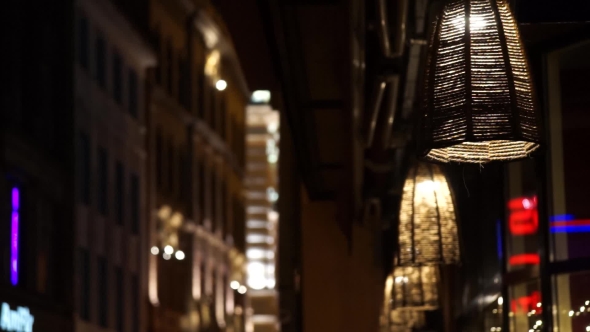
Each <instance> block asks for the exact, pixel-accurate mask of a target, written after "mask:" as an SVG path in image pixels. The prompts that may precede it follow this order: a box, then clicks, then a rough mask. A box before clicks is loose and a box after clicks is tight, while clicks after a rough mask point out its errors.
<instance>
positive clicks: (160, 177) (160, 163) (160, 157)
mask: <svg viewBox="0 0 590 332" xmlns="http://www.w3.org/2000/svg"><path fill="white" fill-rule="evenodd" d="M163 149H164V142H163V138H162V129H161V128H160V127H158V128H156V185H157V187H158V189H160V190H161V189H162V187H163V185H164V151H163Z"/></svg>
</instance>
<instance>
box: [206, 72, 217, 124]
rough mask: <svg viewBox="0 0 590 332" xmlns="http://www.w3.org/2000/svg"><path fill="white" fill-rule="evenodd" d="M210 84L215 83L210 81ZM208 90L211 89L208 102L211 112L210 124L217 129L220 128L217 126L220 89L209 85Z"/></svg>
mask: <svg viewBox="0 0 590 332" xmlns="http://www.w3.org/2000/svg"><path fill="white" fill-rule="evenodd" d="M210 84H214V83H210ZM207 90H208V91H209V104H208V105H209V109H208V110H207V111H208V112H209V114H210V118H209V125H210V126H211V128H213V129H214V130H217V129H219V128H217V126H218V124H219V123H218V121H217V117H218V116H219V114H217V112H218V108H217V92H218V91H217V89H215V88H214V87H213V86H212V85H207Z"/></svg>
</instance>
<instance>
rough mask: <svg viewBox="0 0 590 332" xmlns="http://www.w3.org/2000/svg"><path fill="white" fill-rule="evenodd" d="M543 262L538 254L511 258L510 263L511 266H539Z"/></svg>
mask: <svg viewBox="0 0 590 332" xmlns="http://www.w3.org/2000/svg"><path fill="white" fill-rule="evenodd" d="M540 262H541V258H540V257H539V255H538V254H520V255H514V256H512V257H510V259H509V260H508V263H509V264H510V265H527V264H530V265H538V264H539V263H540Z"/></svg>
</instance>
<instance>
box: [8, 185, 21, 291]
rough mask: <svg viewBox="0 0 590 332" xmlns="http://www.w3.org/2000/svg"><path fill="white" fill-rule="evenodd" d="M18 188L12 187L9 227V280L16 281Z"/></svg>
mask: <svg viewBox="0 0 590 332" xmlns="http://www.w3.org/2000/svg"><path fill="white" fill-rule="evenodd" d="M19 210H20V190H18V188H16V187H14V188H12V223H11V224H12V226H11V229H10V282H11V283H12V285H14V286H16V284H17V283H18V224H19V219H20V211H19Z"/></svg>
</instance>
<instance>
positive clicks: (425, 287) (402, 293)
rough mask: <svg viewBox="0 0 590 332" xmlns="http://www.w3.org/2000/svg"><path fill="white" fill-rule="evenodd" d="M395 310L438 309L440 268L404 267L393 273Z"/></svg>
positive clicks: (392, 295)
mask: <svg viewBox="0 0 590 332" xmlns="http://www.w3.org/2000/svg"><path fill="white" fill-rule="evenodd" d="M391 300H392V301H391V307H392V308H393V309H414V310H435V309H436V308H438V268H437V267H436V266H404V267H396V268H395V270H394V271H393V287H392V292H391Z"/></svg>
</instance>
